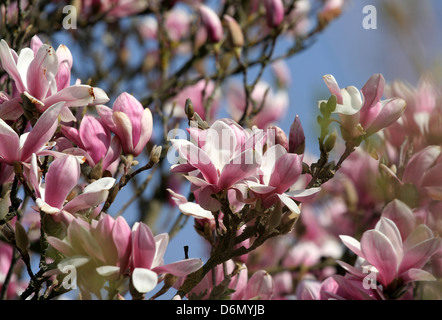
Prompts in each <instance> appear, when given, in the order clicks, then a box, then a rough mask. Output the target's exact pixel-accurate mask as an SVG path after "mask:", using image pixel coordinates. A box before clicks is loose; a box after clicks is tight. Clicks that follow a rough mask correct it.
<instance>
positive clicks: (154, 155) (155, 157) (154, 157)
mask: <svg viewBox="0 0 442 320" xmlns="http://www.w3.org/2000/svg"><path fill="white" fill-rule="evenodd" d="M162 149H163V148H162V147H161V146H154V147H153V149H152V151H151V152H150V160H151V161H152V162H154V163H158V162H159V161H160V158H161V150H162Z"/></svg>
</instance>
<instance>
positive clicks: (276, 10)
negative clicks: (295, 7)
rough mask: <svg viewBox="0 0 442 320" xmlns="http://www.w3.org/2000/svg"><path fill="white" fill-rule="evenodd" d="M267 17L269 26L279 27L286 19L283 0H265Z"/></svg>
mask: <svg viewBox="0 0 442 320" xmlns="http://www.w3.org/2000/svg"><path fill="white" fill-rule="evenodd" d="M264 6H265V9H266V19H267V25H268V26H269V28H276V27H278V26H279V25H280V24H281V22H282V20H283V19H284V4H283V2H282V0H264Z"/></svg>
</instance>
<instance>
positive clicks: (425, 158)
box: [402, 146, 442, 186]
mask: <svg viewBox="0 0 442 320" xmlns="http://www.w3.org/2000/svg"><path fill="white" fill-rule="evenodd" d="M441 151H442V148H441V147H440V146H428V147H426V148H424V149H422V150H421V151H419V152H418V153H416V154H414V155H413V156H412V157H411V158H410V160H409V161H408V164H407V166H406V168H405V171H404V174H403V176H402V181H403V182H404V183H408V182H411V183H414V184H415V185H416V186H420V183H421V181H422V179H423V177H424V173H425V172H426V171H427V170H428V169H429V168H430V167H431V166H432V165H433V164H434V162H435V161H436V159H437V158H438V157H439V155H440V154H441Z"/></svg>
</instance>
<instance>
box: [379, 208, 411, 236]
mask: <svg viewBox="0 0 442 320" xmlns="http://www.w3.org/2000/svg"><path fill="white" fill-rule="evenodd" d="M382 217H385V218H388V219H390V220H392V221H394V223H395V224H396V226H397V227H398V229H399V231H400V233H401V237H402V240H405V239H406V238H407V237H408V235H409V234H410V233H411V232H412V231H413V230H414V228H415V220H416V218H415V217H414V214H413V211H411V209H410V208H409V207H408V206H407V205H406V204H405V203H403V202H402V201H400V200H398V199H394V200H393V201H391V202H389V203H388V204H387V205H386V206H385V207H384V209H383V210H382Z"/></svg>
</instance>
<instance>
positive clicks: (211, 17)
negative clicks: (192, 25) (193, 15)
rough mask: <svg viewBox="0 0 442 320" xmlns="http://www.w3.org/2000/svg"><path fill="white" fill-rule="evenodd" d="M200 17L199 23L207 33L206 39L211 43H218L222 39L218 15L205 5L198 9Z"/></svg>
mask: <svg viewBox="0 0 442 320" xmlns="http://www.w3.org/2000/svg"><path fill="white" fill-rule="evenodd" d="M198 10H199V13H200V15H201V21H202V23H203V25H204V27H205V29H206V31H207V37H208V39H209V41H211V42H214V43H216V42H219V41H221V39H222V38H223V26H222V24H221V20H220V19H219V17H218V15H217V14H216V13H215V11H213V10H212V9H211V8H209V7H208V6H206V5H203V4H201V5H200V6H199V7H198Z"/></svg>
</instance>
